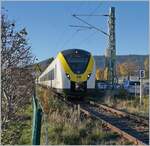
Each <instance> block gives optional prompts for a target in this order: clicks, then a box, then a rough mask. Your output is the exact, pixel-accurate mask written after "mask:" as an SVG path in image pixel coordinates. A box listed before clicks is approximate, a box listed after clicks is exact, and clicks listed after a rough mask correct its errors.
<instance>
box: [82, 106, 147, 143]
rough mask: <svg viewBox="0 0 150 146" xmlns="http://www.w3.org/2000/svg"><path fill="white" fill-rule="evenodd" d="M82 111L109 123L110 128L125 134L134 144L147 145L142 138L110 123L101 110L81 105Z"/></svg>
mask: <svg viewBox="0 0 150 146" xmlns="http://www.w3.org/2000/svg"><path fill="white" fill-rule="evenodd" d="M80 109H81V111H82V112H84V113H85V114H87V115H89V116H91V117H94V118H96V119H98V120H100V121H102V122H103V123H105V124H106V125H107V127H108V128H110V129H111V130H112V131H114V132H117V133H119V134H120V135H121V136H123V137H124V138H126V139H128V140H129V141H131V142H133V143H134V144H138V145H146V144H145V143H144V142H142V141H141V140H139V139H138V138H136V137H134V136H132V135H131V134H129V133H127V132H125V131H124V130H122V129H120V128H118V127H117V126H116V125H114V124H112V123H110V121H108V120H106V118H105V117H103V115H100V113H99V112H96V111H92V110H91V109H89V108H87V107H80Z"/></svg>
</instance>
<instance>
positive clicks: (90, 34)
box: [2, 1, 149, 60]
mask: <svg viewBox="0 0 150 146" xmlns="http://www.w3.org/2000/svg"><path fill="white" fill-rule="evenodd" d="M2 6H4V7H5V9H7V10H8V12H7V14H8V18H9V19H11V20H16V24H17V27H18V29H20V28H22V27H26V29H27V31H28V39H29V45H31V47H32V52H33V54H34V55H35V56H37V58H38V59H39V60H44V59H47V58H49V57H55V56H56V54H57V53H58V52H59V51H61V50H64V49H69V48H80V49H85V50H88V51H90V52H92V54H93V55H103V54H104V52H105V48H107V47H108V38H107V37H106V36H105V35H104V34H102V33H100V32H98V31H95V30H84V31H77V28H71V27H69V25H84V24H83V23H82V22H80V21H78V20H77V19H75V18H73V17H72V14H91V13H92V14H108V12H109V8H110V7H111V6H114V7H115V8H116V51H117V54H118V55H123V54H148V9H149V7H148V1H147V2H144V1H137V2H136V1H133V2H132V1H126V2H111V1H96V2H92V1H84V2H83V1H75V2H73V1H64V2H63V1H61V2H59V1H55V2H52V1H45V2H42V1H41V2H40V1H37V2H36V1H32V2H31V1H26V2H21V1H20V2H19V1H16V2H15V1H12V2H11V1H5V2H3V3H2ZM82 18H83V19H84V20H86V21H88V22H89V23H91V24H93V25H94V26H96V27H99V28H100V29H102V30H104V31H106V32H107V31H108V24H107V21H108V20H107V18H106V17H82Z"/></svg>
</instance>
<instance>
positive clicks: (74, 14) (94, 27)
mask: <svg viewBox="0 0 150 146" xmlns="http://www.w3.org/2000/svg"><path fill="white" fill-rule="evenodd" d="M72 16H73V17H75V18H76V19H78V20H80V21H81V22H83V23H85V24H87V25H88V26H91V27H92V28H94V29H96V30H97V31H100V32H101V33H103V34H105V35H106V36H109V34H107V33H106V32H104V31H103V30H101V29H99V28H98V27H96V26H94V25H92V24H90V23H88V22H86V21H85V20H83V19H81V18H79V17H78V16H76V15H75V14H73V15H72Z"/></svg>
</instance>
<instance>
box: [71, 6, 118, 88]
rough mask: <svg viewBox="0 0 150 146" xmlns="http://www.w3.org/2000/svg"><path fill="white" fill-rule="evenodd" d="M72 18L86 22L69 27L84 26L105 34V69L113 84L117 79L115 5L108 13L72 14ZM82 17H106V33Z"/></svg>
mask: <svg viewBox="0 0 150 146" xmlns="http://www.w3.org/2000/svg"><path fill="white" fill-rule="evenodd" d="M72 16H73V17H74V18H76V19H78V20H79V21H80V22H82V23H84V24H86V25H85V26H78V25H70V26H71V27H78V28H85V29H95V30H97V31H99V32H101V33H103V34H104V35H105V36H107V37H108V48H107V49H106V55H105V57H106V61H105V69H106V72H107V80H108V81H109V82H110V83H111V84H112V85H113V87H114V83H115V82H116V81H117V77H116V39H115V7H111V8H110V10H109V15H108V14H104V15H89V14H80V15H79V14H78V15H76V14H74V15H72ZM81 16H82V17H84V16H104V17H108V33H106V32H104V31H103V30H101V29H99V28H98V27H95V26H94V25H92V24H90V23H89V22H87V21H85V20H83V19H82V18H81Z"/></svg>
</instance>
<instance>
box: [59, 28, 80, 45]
mask: <svg viewBox="0 0 150 146" xmlns="http://www.w3.org/2000/svg"><path fill="white" fill-rule="evenodd" d="M77 33H78V31H75V32H74V33H73V34H72V35H71V36H70V37H69V39H67V40H66V41H65V42H64V43H63V45H62V47H61V48H63V47H65V46H66V45H67V44H68V43H70V42H71V41H72V39H73V38H74V37H75V36H76V34H77Z"/></svg>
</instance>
